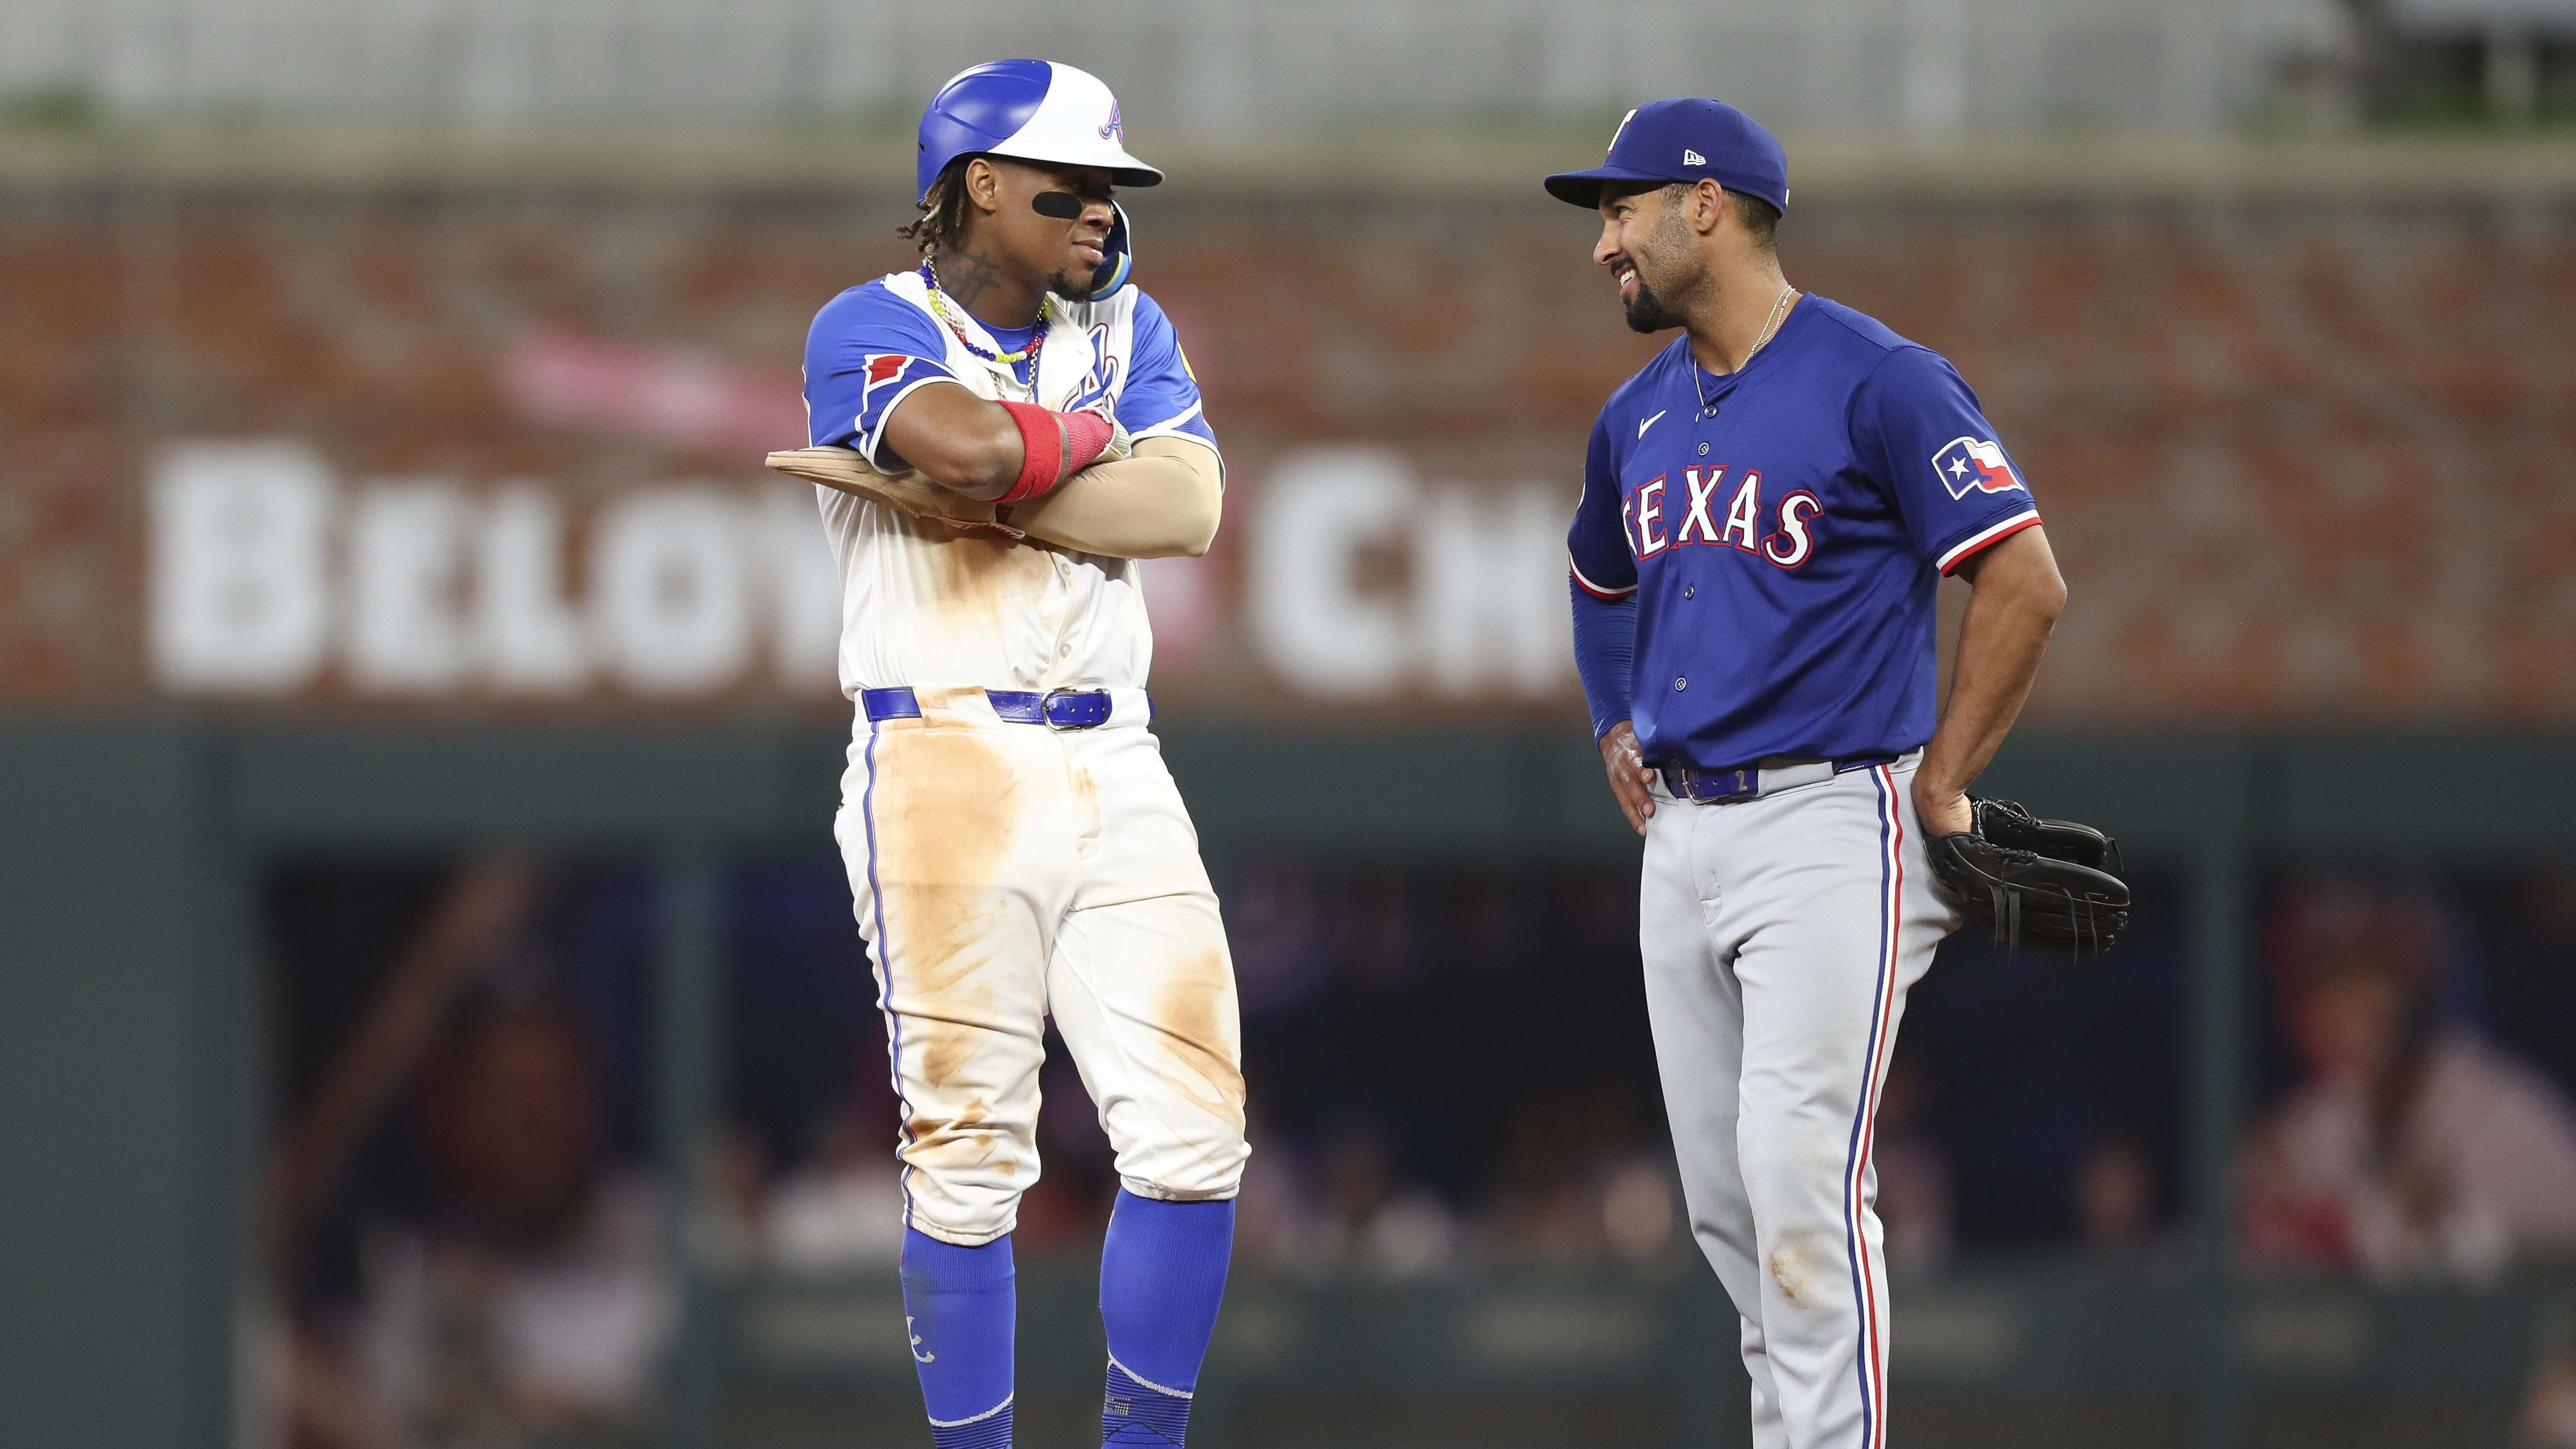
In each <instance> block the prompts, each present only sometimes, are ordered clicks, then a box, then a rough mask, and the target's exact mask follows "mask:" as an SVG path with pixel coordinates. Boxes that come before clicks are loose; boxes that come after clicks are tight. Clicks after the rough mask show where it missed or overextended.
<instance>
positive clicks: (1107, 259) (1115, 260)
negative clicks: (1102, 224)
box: [1081, 202, 1136, 302]
mask: <svg viewBox="0 0 2576 1449" xmlns="http://www.w3.org/2000/svg"><path fill="white" fill-rule="evenodd" d="M1110 209H1111V210H1113V211H1115V212H1116V213H1117V217H1116V218H1115V219H1114V220H1112V221H1111V222H1110V223H1109V235H1108V237H1107V238H1106V239H1104V240H1103V241H1102V242H1101V244H1100V250H1101V252H1102V253H1103V255H1102V257H1101V259H1100V269H1099V270H1098V271H1096V272H1093V273H1092V274H1091V290H1090V291H1089V292H1087V293H1085V294H1084V295H1083V296H1082V298H1081V300H1082V301H1085V302H1099V301H1104V300H1106V299H1107V298H1109V297H1111V296H1112V295H1114V294H1116V292H1117V291H1118V289H1119V288H1121V287H1123V286H1126V285H1127V283H1128V281H1129V280H1130V279H1131V278H1132V277H1133V275H1134V273H1135V270H1136V251H1135V241H1134V237H1135V233H1134V232H1133V231H1132V230H1131V229H1130V228H1129V226H1128V222H1127V208H1125V207H1123V206H1120V205H1118V204H1117V203H1116V202H1111V203H1110Z"/></svg>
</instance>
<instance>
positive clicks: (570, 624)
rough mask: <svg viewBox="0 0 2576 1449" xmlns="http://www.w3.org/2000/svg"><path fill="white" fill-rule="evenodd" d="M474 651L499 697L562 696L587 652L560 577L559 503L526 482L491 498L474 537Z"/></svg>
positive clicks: (579, 679) (580, 673)
mask: <svg viewBox="0 0 2576 1449" xmlns="http://www.w3.org/2000/svg"><path fill="white" fill-rule="evenodd" d="M473 619H474V626H475V635H476V639H475V646H476V648H475V652H476V654H477V655H478V656H479V657H480V660H481V663H482V666H483V671H484V678H485V679H486V680H487V681H489V683H490V684H491V686H492V688H493V689H495V690H497V691H499V692H501V693H504V694H530V695H549V694H569V693H572V692H573V691H575V690H578V689H580V688H582V687H583V686H584V685H586V684H588V683H589V682H590V651H589V649H588V647H587V646H586V644H585V642H584V640H583V638H582V627H581V618H580V615H579V614H578V613H576V612H575V611H574V607H573V604H572V601H571V598H570V590H569V589H568V588H566V586H565V581H564V516H563V505H562V503H561V502H559V501H557V499H556V498H555V496H554V494H553V493H551V492H550V491H548V490H547V489H546V488H544V487H543V486H541V485H538V484H534V483H513V484H510V485H509V486H507V487H505V488H503V489H502V490H501V491H500V492H499V493H496V494H494V495H493V497H492V500H491V502H490V503H489V504H487V505H485V507H484V509H483V517H482V521H481V524H480V526H479V527H478V528H477V529H476V530H475V535H474V605H473Z"/></svg>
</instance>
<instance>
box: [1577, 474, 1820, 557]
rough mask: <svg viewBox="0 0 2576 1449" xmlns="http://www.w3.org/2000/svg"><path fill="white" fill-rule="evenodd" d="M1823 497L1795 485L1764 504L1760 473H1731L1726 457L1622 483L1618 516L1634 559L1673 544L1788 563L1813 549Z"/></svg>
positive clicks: (1674, 546) (1662, 549)
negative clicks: (1722, 461)
mask: <svg viewBox="0 0 2576 1449" xmlns="http://www.w3.org/2000/svg"><path fill="white" fill-rule="evenodd" d="M1824 511H1825V505H1824V502H1823V501H1822V500H1821V499H1819V498H1817V497H1816V495H1815V494H1813V493H1811V492H1809V491H1808V490H1806V489H1804V488H1799V489H1794V490H1792V491H1791V492H1790V493H1789V494H1788V495H1787V496H1785V497H1783V498H1781V499H1779V500H1778V501H1776V502H1774V503H1772V504H1771V505H1770V506H1769V507H1768V508H1767V509H1766V508H1765V507H1764V505H1763V499H1762V474H1761V471H1760V470H1759V469H1754V468H1747V469H1745V470H1744V471H1743V473H1742V474H1741V475H1740V476H1734V477H1730V476H1729V472H1728V469H1727V467H1726V465H1724V464H1719V465H1717V466H1715V467H1708V468H1684V469H1683V470H1682V472H1681V477H1680V478H1679V479H1678V480H1676V479H1674V478H1673V476H1672V475H1671V474H1668V473H1658V474H1656V475H1655V476H1654V477H1652V478H1649V479H1647V480H1646V481H1645V482H1643V483H1640V484H1638V485H1637V486H1636V487H1635V488H1633V489H1630V490H1629V491H1628V496H1627V497H1626V499H1625V500H1624V501H1623V502H1622V503H1621V505H1620V509H1619V518H1620V522H1621V524H1622V525H1623V526H1624V527H1625V529H1626V530H1627V534H1628V547H1629V549H1630V550H1631V551H1632V552H1634V553H1635V554H1636V556H1637V558H1638V560H1639V561H1640V562H1642V561H1644V560H1646V559H1650V558H1653V557H1654V556H1655V555H1657V554H1659V553H1662V552H1664V551H1665V550H1666V549H1674V548H1694V547H1706V548H1733V549H1740V550H1742V551H1743V552H1745V553H1750V554H1759V555H1761V556H1762V558H1763V559H1764V560H1765V561H1767V562H1768V563H1770V564H1771V565H1772V566H1773V567H1775V568H1783V569H1794V568H1797V567H1799V566H1801V565H1803V564H1805V563H1806V562H1807V560H1809V559H1811V558H1814V557H1815V556H1816V538H1815V534H1814V531H1813V527H1812V525H1813V524H1814V521H1815V519H1816V517H1817V515H1819V514H1821V513H1823V512H1824Z"/></svg>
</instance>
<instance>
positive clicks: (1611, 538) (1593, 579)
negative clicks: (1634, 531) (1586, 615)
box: [1565, 408, 1637, 599]
mask: <svg viewBox="0 0 2576 1449" xmlns="http://www.w3.org/2000/svg"><path fill="white" fill-rule="evenodd" d="M1608 416H1609V412H1608V410H1607V409H1606V408H1605V409H1604V410H1603V412H1602V415H1601V417H1600V418H1595V419H1594V420H1593V422H1592V444H1591V446H1590V447H1588V448H1586V449H1585V450H1584V453H1583V498H1582V501H1580V502H1578V503H1577V504H1575V505H1574V527H1573V528H1571V529H1569V530H1567V532H1566V535H1565V552H1566V557H1567V558H1568V559H1569V560H1571V561H1572V563H1573V565H1574V582H1575V583H1576V584H1577V585H1579V586H1581V587H1582V588H1583V589H1584V590H1585V591H1587V592H1589V593H1590V594H1592V595H1593V596H1594V597H1595V598H1601V599H1624V598H1626V597H1627V596H1629V595H1630V594H1633V593H1635V592H1637V556H1636V555H1635V554H1634V553H1632V552H1630V551H1629V547H1628V525H1627V520H1626V519H1625V518H1624V517H1623V516H1622V513H1621V510H1622V509H1623V508H1624V507H1625V506H1626V505H1625V504H1623V503H1622V502H1621V500H1620V497H1619V461H1618V459H1617V458H1616V457H1615V456H1614V455H1613V454H1612V453H1611V451H1610V429H1609V426H1608V424H1607V423H1606V422H1605V421H1604V419H1606V418H1608Z"/></svg>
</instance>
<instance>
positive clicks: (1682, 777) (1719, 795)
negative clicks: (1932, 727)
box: [1657, 755, 1896, 805]
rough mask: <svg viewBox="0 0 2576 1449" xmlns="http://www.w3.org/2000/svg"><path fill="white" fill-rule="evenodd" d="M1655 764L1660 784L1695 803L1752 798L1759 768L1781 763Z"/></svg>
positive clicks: (1856, 763)
mask: <svg viewBox="0 0 2576 1449" xmlns="http://www.w3.org/2000/svg"><path fill="white" fill-rule="evenodd" d="M1800 763H1805V764H1822V763H1824V762H1823V761H1821V760H1808V761H1802V762H1800ZM1894 763H1896V756H1894V755H1855V756H1853V757H1852V758H1850V759H1848V760H1836V761H1834V762H1833V765H1834V773H1835V774H1837V775H1841V774H1846V773H1848V772H1850V771H1853V770H1871V769H1876V768H1877V767H1879V766H1880V765H1892V764H1894ZM1657 768H1658V769H1659V770H1661V771H1662V773H1663V777H1664V788H1665V789H1667V790H1670V791H1672V792H1673V798H1674V799H1676V800H1688V801H1690V802H1691V803H1693V804H1695V805H1707V804H1712V803H1714V802H1716V801H1720V800H1750V799H1752V798H1754V797H1755V796H1757V795H1759V794H1761V793H1762V772H1763V771H1764V770H1765V769H1774V770H1776V769H1779V768H1781V766H1779V765H1769V766H1764V765H1738V766H1736V767H1735V768H1733V769H1729V770H1701V769H1695V768H1693V767H1691V766H1689V765H1660V766H1657Z"/></svg>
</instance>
